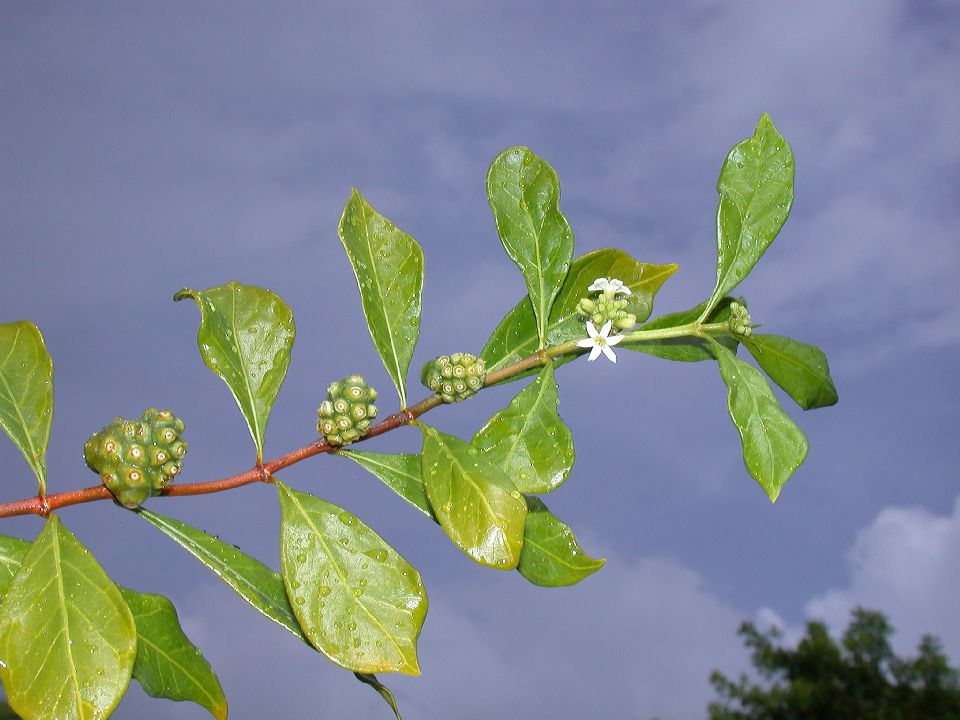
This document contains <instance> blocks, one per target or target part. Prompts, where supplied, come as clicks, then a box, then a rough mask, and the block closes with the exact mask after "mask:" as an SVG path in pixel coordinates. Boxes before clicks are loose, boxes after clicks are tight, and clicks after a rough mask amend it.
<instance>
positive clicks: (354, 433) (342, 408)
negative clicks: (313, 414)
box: [317, 375, 377, 445]
mask: <svg viewBox="0 0 960 720" xmlns="http://www.w3.org/2000/svg"><path fill="white" fill-rule="evenodd" d="M376 399H377V391H376V390H374V389H373V388H372V387H370V386H369V385H367V382H366V380H364V379H363V375H348V376H347V377H345V378H344V379H343V380H340V381H338V382H333V383H330V387H328V388H327V399H326V400H324V401H323V402H322V403H320V407H319V408H317V414H318V415H319V416H320V417H319V419H318V420H317V432H319V433H320V434H321V435H323V437H324V439H325V440H326V441H327V442H328V443H329V444H330V445H348V444H349V443H352V442H355V441H357V440H359V439H360V438H361V437H363V435H365V434H366V432H367V430H369V429H370V421H371V420H372V419H373V418H375V417H376V416H377V406H376V405H374V404H373V401H374V400H376Z"/></svg>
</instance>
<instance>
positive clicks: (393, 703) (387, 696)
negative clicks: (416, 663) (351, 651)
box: [353, 672, 403, 720]
mask: <svg viewBox="0 0 960 720" xmlns="http://www.w3.org/2000/svg"><path fill="white" fill-rule="evenodd" d="M353 675H354V677H355V678H357V680H359V681H360V682H362V683H363V684H364V685H369V686H370V687H372V688H373V689H374V690H376V691H377V694H379V695H380V697H382V698H383V700H384V702H386V703H387V705H389V706H390V709H391V710H393V714H394V716H395V717H396V718H397V720H403V718H402V717H401V716H400V708H398V707H397V700H396V698H394V697H393V693H392V692H390V688H388V687H387V686H386V685H384V684H383V683H382V682H380V680H379V679H378V678H377V676H376V675H372V674H370V673H358V672H355V673H354V674H353Z"/></svg>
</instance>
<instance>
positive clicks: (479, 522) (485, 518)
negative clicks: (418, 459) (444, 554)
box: [420, 423, 527, 570]
mask: <svg viewBox="0 0 960 720" xmlns="http://www.w3.org/2000/svg"><path fill="white" fill-rule="evenodd" d="M420 429H421V430H422V431H423V456H422V470H423V481H424V486H425V487H426V490H427V497H428V498H429V499H430V505H431V506H432V507H433V511H434V513H435V514H436V516H437V521H438V522H439V523H440V525H441V527H443V529H444V531H445V532H446V533H447V535H448V536H449V537H450V539H451V540H452V541H453V542H454V544H455V545H456V546H457V547H458V548H460V549H461V550H462V551H463V552H464V553H466V555H467V556H468V557H470V558H471V559H472V560H474V561H476V562H478V563H480V564H481V565H486V566H487V567H492V568H496V569H497V570H512V569H513V568H515V567H516V566H517V563H518V562H520V550H521V548H522V547H523V525H524V520H525V519H526V515H527V504H526V502H524V499H523V495H522V494H520V492H519V491H518V490H517V489H516V487H515V486H514V485H513V483H511V482H510V480H509V479H508V478H507V476H506V475H504V473H503V471H502V470H501V469H500V468H498V467H497V466H496V465H494V464H493V463H492V462H490V461H489V460H487V459H486V458H485V457H484V456H483V454H481V453H480V452H479V451H478V450H477V449H476V448H474V447H471V446H470V445H469V444H468V443H466V442H464V441H463V440H461V439H460V438H457V437H454V436H453V435H447V434H446V433H442V432H440V431H439V430H435V429H434V428H432V427H430V426H428V425H424V424H423V423H421V424H420Z"/></svg>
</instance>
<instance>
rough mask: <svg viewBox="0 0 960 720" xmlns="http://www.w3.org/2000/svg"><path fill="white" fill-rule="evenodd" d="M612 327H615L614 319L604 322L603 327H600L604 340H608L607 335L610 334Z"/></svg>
mask: <svg viewBox="0 0 960 720" xmlns="http://www.w3.org/2000/svg"><path fill="white" fill-rule="evenodd" d="M612 327H613V320H607V321H606V322H605V323H604V324H603V327H602V328H600V335H602V336H603V338H604V340H606V338H607V336H608V335H609V334H610V328H612ZM593 337H596V336H593Z"/></svg>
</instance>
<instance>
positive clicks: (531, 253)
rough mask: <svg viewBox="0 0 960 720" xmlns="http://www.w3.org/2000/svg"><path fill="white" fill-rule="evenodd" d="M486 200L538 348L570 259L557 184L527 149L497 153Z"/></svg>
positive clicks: (544, 163) (566, 224) (568, 235)
mask: <svg viewBox="0 0 960 720" xmlns="http://www.w3.org/2000/svg"><path fill="white" fill-rule="evenodd" d="M487 199H488V200H489V201H490V209H491V210H492V211H493V219H494V220H495V221H496V223H497V232H498V233H499V235H500V241H501V242H502V243H503V247H504V248H505V249H506V251H507V255H509V256H510V259H511V260H513V261H514V262H515V263H516V264H517V267H519V268H520V272H521V273H522V274H523V279H524V280H525V281H526V283H527V295H528V297H529V298H530V302H531V305H532V310H533V314H534V316H535V318H536V328H537V340H538V346H539V347H543V346H544V345H545V344H546V342H547V323H548V319H549V317H550V308H551V306H552V305H553V300H554V298H555V297H556V296H557V293H558V292H559V291H560V286H561V285H562V284H563V279H564V277H566V275H567V271H568V270H569V268H570V259H571V258H572V257H573V230H571V229H570V223H569V222H567V219H566V218H565V217H564V216H563V213H562V212H560V208H559V206H558V204H559V202H560V181H559V180H558V179H557V174H556V173H555V172H554V171H553V168H552V167H550V165H549V163H547V161H546V160H544V159H542V158H540V157H537V156H536V155H534V154H533V152H531V150H530V149H529V148H525V147H511V148H507V149H506V150H504V151H503V152H502V153H500V154H499V155H498V156H497V157H496V159H494V161H493V163H492V164H491V165H490V170H489V171H488V172H487Z"/></svg>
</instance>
